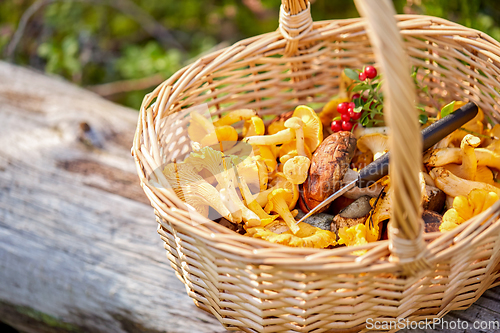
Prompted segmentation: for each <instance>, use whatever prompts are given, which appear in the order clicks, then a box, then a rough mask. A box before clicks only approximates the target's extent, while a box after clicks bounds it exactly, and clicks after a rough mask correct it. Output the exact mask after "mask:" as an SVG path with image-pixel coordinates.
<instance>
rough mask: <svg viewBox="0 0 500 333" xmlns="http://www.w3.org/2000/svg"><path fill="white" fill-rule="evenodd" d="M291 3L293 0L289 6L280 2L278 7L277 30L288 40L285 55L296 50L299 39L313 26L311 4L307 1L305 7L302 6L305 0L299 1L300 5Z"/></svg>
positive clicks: (291, 53)
mask: <svg viewBox="0 0 500 333" xmlns="http://www.w3.org/2000/svg"><path fill="white" fill-rule="evenodd" d="M293 3H294V1H291V4H290V5H289V6H286V5H285V4H282V5H281V8H280V18H279V31H280V32H281V34H282V35H283V37H284V38H285V39H286V40H287V41H288V43H287V45H286V49H285V55H287V56H289V55H293V54H295V52H297V49H298V47H299V40H300V39H301V38H302V37H304V36H305V35H307V33H308V32H309V31H310V30H311V29H312V27H313V20H312V17H311V4H310V3H309V2H307V7H306V8H303V5H304V4H305V2H304V1H301V6H299V8H295V7H292V6H293V5H292V4H293ZM287 7H289V10H287ZM299 10H301V11H299ZM294 13H296V14H294Z"/></svg>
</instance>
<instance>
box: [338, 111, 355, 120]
mask: <svg viewBox="0 0 500 333" xmlns="http://www.w3.org/2000/svg"><path fill="white" fill-rule="evenodd" d="M348 110H352V109H348ZM340 119H342V120H343V121H349V120H351V116H350V115H349V111H348V112H346V113H342V115H341V116H340Z"/></svg>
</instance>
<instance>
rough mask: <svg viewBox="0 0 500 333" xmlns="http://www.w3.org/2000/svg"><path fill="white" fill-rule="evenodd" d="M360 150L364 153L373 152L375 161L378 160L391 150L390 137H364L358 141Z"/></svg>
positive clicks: (370, 135)
mask: <svg viewBox="0 0 500 333" xmlns="http://www.w3.org/2000/svg"><path fill="white" fill-rule="evenodd" d="M358 149H359V150H360V151H362V152H366V151H368V150H369V151H371V152H372V153H373V160H376V159H377V158H379V157H381V156H382V155H384V154H385V153H387V151H388V150H389V137H388V136H387V135H383V134H380V133H372V134H366V135H363V136H362V137H360V138H359V139H358Z"/></svg>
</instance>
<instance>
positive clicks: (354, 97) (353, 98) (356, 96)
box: [351, 94, 361, 101]
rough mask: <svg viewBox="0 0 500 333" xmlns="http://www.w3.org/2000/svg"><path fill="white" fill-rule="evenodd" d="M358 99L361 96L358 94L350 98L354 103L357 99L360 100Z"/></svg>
mask: <svg viewBox="0 0 500 333" xmlns="http://www.w3.org/2000/svg"><path fill="white" fill-rule="evenodd" d="M360 97H361V95H360V94H354V95H352V98H351V99H352V100H353V101H354V100H355V99H358V98H360Z"/></svg>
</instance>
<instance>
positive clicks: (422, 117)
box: [418, 114, 429, 125]
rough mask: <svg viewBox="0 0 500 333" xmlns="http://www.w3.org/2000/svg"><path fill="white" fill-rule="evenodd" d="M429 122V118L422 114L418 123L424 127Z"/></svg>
mask: <svg viewBox="0 0 500 333" xmlns="http://www.w3.org/2000/svg"><path fill="white" fill-rule="evenodd" d="M428 120H429V117H427V115H426V114H421V115H419V116H418V121H419V122H420V123H421V124H422V125H424V124H427V121H428Z"/></svg>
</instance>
